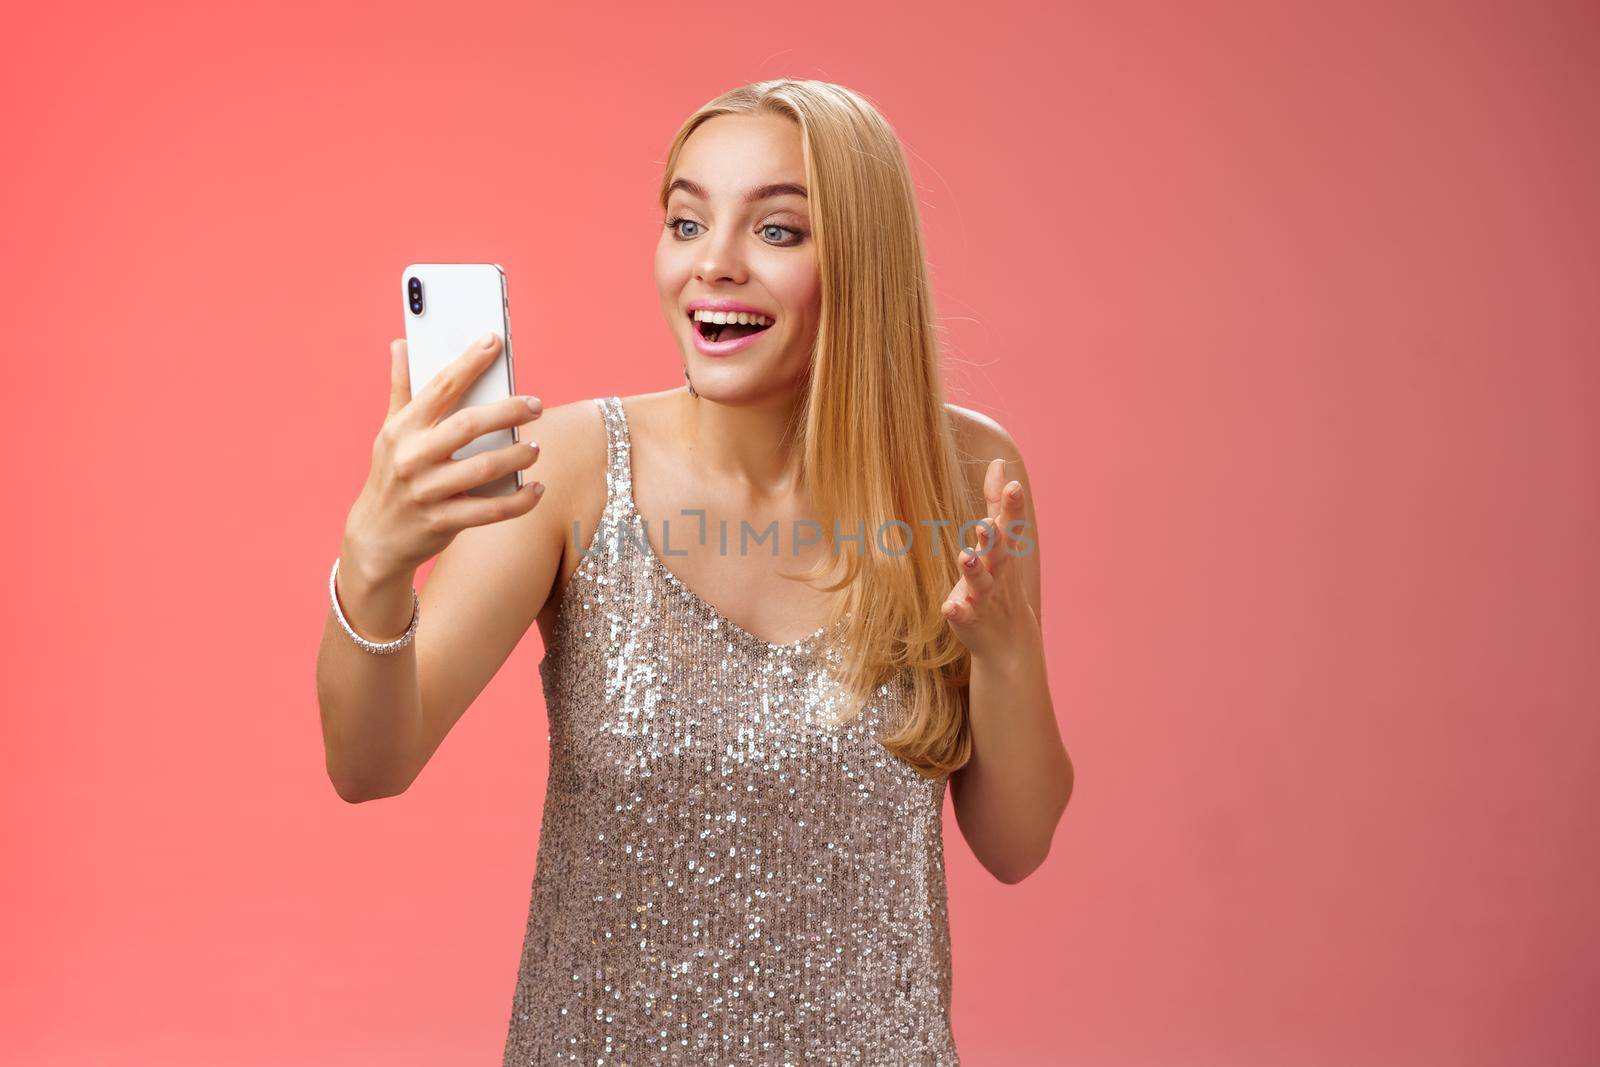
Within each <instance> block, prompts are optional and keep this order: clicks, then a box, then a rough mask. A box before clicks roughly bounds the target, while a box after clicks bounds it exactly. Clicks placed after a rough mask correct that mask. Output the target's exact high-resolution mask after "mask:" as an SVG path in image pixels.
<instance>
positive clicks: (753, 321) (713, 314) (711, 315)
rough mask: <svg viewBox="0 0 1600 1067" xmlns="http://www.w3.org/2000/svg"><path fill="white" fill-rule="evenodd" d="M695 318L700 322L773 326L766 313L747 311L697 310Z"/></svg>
mask: <svg viewBox="0 0 1600 1067" xmlns="http://www.w3.org/2000/svg"><path fill="white" fill-rule="evenodd" d="M694 318H695V319H696V320H697V321H699V322H715V323H723V324H726V323H730V322H735V323H739V324H740V325H744V326H771V325H772V322H773V320H772V319H770V318H768V317H767V316H765V315H754V314H751V313H750V312H747V311H704V310H700V311H696V312H695V313H694Z"/></svg>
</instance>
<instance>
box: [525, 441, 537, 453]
mask: <svg viewBox="0 0 1600 1067" xmlns="http://www.w3.org/2000/svg"><path fill="white" fill-rule="evenodd" d="M527 445H528V447H529V448H531V449H533V450H534V451H538V449H539V442H538V441H529V442H527Z"/></svg>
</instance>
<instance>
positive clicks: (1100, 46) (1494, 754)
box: [0, 2, 1600, 1067]
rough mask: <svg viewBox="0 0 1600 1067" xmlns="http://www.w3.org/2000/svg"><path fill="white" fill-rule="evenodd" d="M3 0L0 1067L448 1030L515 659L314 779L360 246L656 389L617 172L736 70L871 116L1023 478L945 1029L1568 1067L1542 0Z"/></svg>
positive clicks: (1573, 115) (1031, 1048)
mask: <svg viewBox="0 0 1600 1067" xmlns="http://www.w3.org/2000/svg"><path fill="white" fill-rule="evenodd" d="M6 23H7V26H6V30H5V32H4V34H3V35H0V89H3V94H4V103H3V111H0V114H3V123H4V127H3V130H0V132H3V135H4V142H3V143H4V145H5V155H6V163H5V166H4V168H3V172H0V193H3V198H0V199H3V205H4V206H3V210H4V212H5V225H4V242H5V252H6V254H5V256H4V257H3V263H0V271H3V276H0V282H3V288H0V300H3V302H4V304H3V315H4V323H5V328H4V337H5V341H6V346H7V351H6V353H5V355H6V367H7V386H8V388H7V389H6V390H5V393H6V403H7V407H8V417H7V418H6V419H5V420H4V422H5V434H6V437H7V440H6V442H5V449H6V460H7V471H8V482H9V483H10V484H11V486H12V487H13V492H15V491H16V490H18V489H20V499H18V500H14V502H13V503H12V505H11V506H9V507H8V508H7V509H6V511H7V518H6V521H5V523H4V533H3V536H4V538H5V542H4V547H5V549H6V550H7V557H8V558H10V559H11V560H12V561H13V566H12V570H11V572H10V574H9V576H8V577H9V580H10V583H11V584H10V591H11V594H12V595H11V596H10V597H9V598H7V601H6V604H5V611H4V614H5V617H6V618H7V620H8V624H7V628H8V630H9V634H8V639H7V641H6V642H5V647H6V650H7V657H8V659H10V660H11V664H10V666H9V667H8V668H7V671H6V675H5V677H6V680H7V689H8V691H9V696H8V697H7V698H6V705H7V708H8V712H9V714H7V716H6V718H5V725H6V732H5V737H4V741H3V744H0V753H3V755H0V759H3V761H4V763H3V766H0V790H3V793H0V802H3V805H4V811H5V812H6V817H5V819H4V822H3V831H0V833H3V835H4V836H3V838H0V848H3V853H0V854H3V856H4V857H5V867H6V873H5V876H4V880H3V890H0V892H3V894H4V897H5V899H4V900H3V901H0V905H3V907H0V924H3V925H0V939H3V942H4V945H5V949H4V952H3V956H4V964H3V967H4V971H3V974H4V987H3V989H0V992H3V996H0V1024H3V1031H0V1033H3V1036H0V1059H3V1060H5V1061H6V1062H8V1063H26V1064H89V1063H108V1062H114V1063H119V1064H133V1063H139V1064H145V1063H149V1064H156V1063H159V1064H167V1065H177V1064H217V1063H226V1064H281V1063H287V1062H301V1063H317V1064H323V1063H326V1064H380V1063H381V1064H384V1065H387V1067H400V1065H404V1064H441V1063H491V1062H494V1063H497V1062H498V1057H499V1052H500V1046H501V1043H502V1041H503V1039H504V1029H505V1025H506V1021H507V1019H508V1017H509V1010H510V996H511V992H512V982H513V978H514V970H515V965H516V959H517V953H518V951H519V949H520V938H521V934H522V930H523V922H524V919H525V915H526V907H527V902H528V888H529V880H530V879H531V877H532V874H533V866H534V850H535V847H536V829H537V821H538V814H539V811H540V805H541V801H542V796H543V788H544V777H545V765H546V763H545V760H546V756H545V721H544V711H543V706H542V703H541V700H540V696H539V689H538V684H537V677H536V675H535V665H536V663H537V661H538V658H539V656H540V655H541V649H540V645H539V639H538V635H537V633H536V632H534V633H530V636H529V637H528V639H527V640H526V641H524V642H523V644H522V646H521V647H520V648H519V649H518V651H517V652H516V654H515V655H514V656H513V657H512V659H511V660H510V661H509V662H508V663H507V664H506V666H505V668H504V669H503V670H502V671H501V673H500V674H499V676H498V677H497V678H496V679H495V681H494V682H493V684H492V685H491V686H490V688H489V689H488V690H487V691H486V693H485V694H484V695H483V697H482V698H481V699H480V700H479V701H478V703H477V704H476V705H475V706H474V708H473V709H472V711H471V713H470V714H469V715H467V716H466V718H464V719H463V721H462V722H461V724H460V725H459V726H458V728H457V729H456V730H455V732H454V733H453V734H452V736H451V737H450V738H449V740H448V741H447V742H446V743H445V745H444V746H443V748H442V749H441V750H440V752H439V753H438V755H437V757H436V758H435V759H434V761H433V763H432V764H431V765H430V766H429V767H428V769H427V770H426V772H425V773H424V775H423V777H422V778H421V780H420V781H419V782H418V783H417V785H416V786H415V788H413V789H412V790H411V791H410V792H409V793H408V794H407V795H405V796H403V797H401V798H398V799H394V800H389V801H383V802H379V803H374V804H370V805H361V806H355V807H350V806H346V805H345V804H343V803H342V802H341V801H340V800H339V799H338V798H337V796H336V795H335V794H334V792H333V789H332V787H331V786H330V785H329V783H328V781H327V779H326V778H325V776H324V772H323V766H322V751H321V742H320V734H319V728H318V719H317V705H316V699H315V693H314V689H313V663H314V659H315V653H316V647H317V642H318V640H319V638H320V636H321V632H322V625H323V619H324V612H325V610H326V606H327V601H326V578H327V571H328V567H329V565H330V564H331V561H332V558H333V556H334V554H335V552H336V551H337V549H338V544H339V536H340V531H341V528H342V524H343V521H344V517H345V513H346V511H347V509H348V507H349V504H350V502H351V501H352V500H353V498H354V495H355V494H356V492H357V491H358V490H359V488H360V486H361V483H362V479H363V477H364V473H365V464H366V460H367V450H368V447H369V445H370V442H371V436H372V434H373V432H374V431H375V430H376V428H377V425H378V423H379V421H380V420H381V417H382V413H383V410H384V405H385V402H386V397H387V388H388V383H387V375H388V354H387V342H388V340H389V338H390V337H391V336H394V335H395V334H396V333H398V332H399V331H400V330H401V329H402V318H401V307H400V303H399V294H398V290H397V284H398V283H397V276H398V273H399V271H400V269H401V267H402V266H404V265H405V264H406V263H407V262H409V261H413V260H430V259H432V260H451V259H457V260H494V261H498V262H500V263H502V264H504V265H505V266H506V268H507V271H508V274H509V277H510V284H511V301H512V306H513V313H514V315H516V316H517V321H518V323H519V325H520V327H521V329H520V331H519V341H520V343H519V346H518V356H519V366H518V380H519V383H525V384H526V385H527V386H528V387H529V388H530V389H531V390H532V391H534V392H536V393H537V394H539V395H540V396H542V397H543V398H544V400H545V402H546V404H547V405H553V404H556V403H563V402H567V401H570V400H573V399H578V398H583V397H590V396H596V395H609V394H613V393H616V394H623V395H628V394H632V393H638V392H645V391H651V390H655V389H661V388H667V387H671V386H674V385H676V384H678V383H680V382H681V377H680V373H679V360H678V356H677V353H676V351H675V350H674V348H673V346H672V344H671V341H670V339H669V336H668V334H667V330H666V326H665V324H664V323H662V322H661V321H660V313H659V311H658V308H657V305H656V300H655V296H654V290H653V286H652V281H651V255H652V249H653V246H654V242H655V240H656V238H657V227H658V225H659V222H660V219H659V217H658V215H657V212H656V209H655V206H654V194H655V189H656V182H657V180H658V177H659V172H660V166H661V161H662V159H663V158H664V156H665V152H666V148H667V144H668V141H669V138H670V136H671V134H672V133H673V131H674V130H675V129H676V127H677V125H678V123H679V122H680V121H681V120H682V119H683V118H684V117H685V116H686V115H687V114H688V113H689V112H690V111H691V110H692V109H693V108H694V107H696V106H697V105H699V104H700V103H702V102H703V101H705V100H707V99H709V98H710V97H712V96H714V95H715V94H716V93H718V92H720V91H721V90H723V89H725V88H728V87H731V86H733V85H736V84H739V83H742V82H746V81H750V80H753V79H756V78H762V77H770V76H776V75H781V74H791V75H798V76H804V77H818V78H824V79H828V80H834V81H839V82H842V83H844V84H847V85H850V86H852V87H854V88H856V89H858V90H860V91H862V92H864V93H866V94H867V95H868V96H869V97H870V98H871V99H873V100H874V101H875V102H877V103H878V104H879V105H880V106H881V107H882V108H883V110H884V111H885V113H886V114H887V115H888V117H889V118H890V120H891V122H893V123H894V124H895V126H896V128H897V130H898V131H899V132H900V134H901V136H902V137H903V138H904V141H905V143H906V145H907V148H908V151H909V153H910V157H911V159H912V160H913V168H914V171H915V174H916V177H917V182H918V186H919V190H920V195H921V200H922V206H923V211H924V219H925V225H926V228H927V234H928V240H929V247H930V256H931V260H932V269H933V278H934V282H935V285H936V290H937V297H938V306H939V311H940V313H941V316H942V319H941V326H942V330H943V335H944V337H945V340H946V341H947V343H948V349H949V357H950V361H951V373H950V382H951V388H952V398H953V399H955V400H956V401H957V402H959V403H963V404H967V405H969V406H973V407H977V408H980V409H982V410H984V411H987V412H989V413H990V414H992V415H993V416H995V417H996V418H998V419H999V420H1000V421H1001V422H1002V423H1003V424H1004V425H1005V426H1006V427H1008V428H1009V429H1010V430H1011V432H1012V433H1013V435H1014V436H1015V437H1016V439H1017V441H1018V442H1019V444H1020V446H1021V448H1022V450H1023V455H1024V457H1025V458H1026V459H1027V461H1028V462H1029V465H1030V470H1031V475H1032V478H1033V481H1034V485H1035V487H1036V496H1037V506H1038V509H1039V531H1040V535H1041V539H1042V548H1043V551H1044V553H1045V556H1044V567H1045V579H1046V590H1045V628H1046V637H1047V641H1048V645H1049V652H1050V656H1051V667H1052V681H1053V691H1054V696H1055V702H1056V707H1057V710H1058V713H1059V715H1060V718H1061V723H1062V727H1063V733H1064V736H1065V738H1066V740H1067V744H1068V747H1069V749H1070V750H1071V752H1072V754H1073V757H1074V760H1075V762H1076V764H1077V768H1078V774H1079V779H1078V786H1077V792H1076V795H1075V796H1074V799H1073V802H1072V806H1071V807H1070V809H1069V810H1068V813H1067V816H1066V818H1065V820H1064V822H1063V823H1062V826H1061V828H1060V829H1059V830H1058V833H1057V836H1056V839H1055V847H1054V851H1053V853H1052V854H1051V856H1050V859H1049V861H1048V863H1047V864H1046V866H1045V867H1044V868H1043V869H1042V870H1040V871H1039V872H1038V873H1037V874H1036V875H1035V876H1033V877H1032V878H1030V879H1028V880H1027V881H1025V882H1023V883H1022V884H1020V885H1018V886H1014V887H1008V886H1005V885H1002V884H1000V883H998V882H996V881H995V880H993V879H992V878H990V877H989V876H988V875H987V874H985V873H984V872H983V871H982V870H981V868H979V867H978V865H977V864H976V862H975V861H974V860H973V858H972V857H971V854H970V852H969V851H968V849H967V848H966V846H965V844H964V842H963V841H962V840H961V838H960V836H959V833H958V832H957V830H956V828H955V825H954V821H953V819H949V820H948V821H947V838H948V855H949V865H950V878H951V912H952V925H953V932H954V938H955V946H954V950H955V958H956V1006H955V1027H956V1033H957V1038H958V1041H959V1044H960V1046H961V1049H962V1052H963V1062H964V1063H966V1064H968V1065H969V1067H987V1065H1011V1064H1057V1063H1060V1064H1066V1063H1081V1064H1096V1065H1123V1064H1130V1065H1131V1064H1163V1065H1166V1064H1228V1065H1230V1067H1240V1065H1251V1064H1263V1065H1265V1064H1282V1063H1295V1064H1347V1063H1352V1062H1366V1063H1375V1062H1382V1063H1406V1064H1452V1065H1464V1064H1546V1063H1549V1064H1555V1063H1561V1064H1566V1063H1578V1062H1585V1061H1590V1062H1592V1061H1594V1060H1596V1059H1600V1030H1597V1028H1596V1025H1595V1021H1594V1016H1593V1010H1592V1009H1593V1007H1594V1004H1595V1000H1596V995H1597V978H1600V973H1597V972H1600V952H1597V951H1596V947H1597V946H1596V942H1597V937H1596V935H1597V933H1600V918H1597V911H1596V909H1595V908H1594V901H1595V900H1596V899H1600V833H1597V830H1600V826H1597V823H1596V817H1595V812H1596V807H1595V802H1594V780H1595V776H1596V772H1597V770H1600V714H1597V712H1600V670H1597V657H1596V656H1595V652H1596V645H1597V641H1596V637H1597V626H1596V623H1597V618H1596V615H1597V603H1600V565H1597V553H1596V547H1595V546H1596V545H1597V544H1600V492H1597V489H1600V463H1597V457H1600V448H1597V445H1600V440H1597V437H1600V433H1597V429H1596V425H1597V423H1596V412H1597V402H1600V370H1597V368H1600V313H1597V311H1596V294H1597V292H1600V258H1597V253H1596V247H1597V237H1600V227H1597V222H1600V217H1597V209H1596V201H1595V196H1594V190H1595V189H1596V188H1597V187H1600V174H1597V170H1600V167H1597V153H1596V136H1595V131H1596V130H1597V129H1600V113H1597V112H1600V106H1597V101H1600V93H1597V92H1596V88H1597V86H1596V80H1597V77H1596V74H1595V71H1596V69H1597V61H1600V15H1597V9H1596V8H1595V6H1594V5H1592V4H1588V3H1532V4H1521V3H1509V2H1507V3H1499V4H1482V3H1439V4H1426V5H1425V4H1417V3H1410V4H1343V3H1340V4H1334V3H1328V4H1321V5H1309V4H1286V3H1268V2H1260V3H1230V4H1206V5H1198V4H1172V5H1170V6H1156V5H1150V4H1147V3H1142V2H1141V3H1117V4H1104V5H1096V6H1089V5H1080V4H1064V5H1050V4H1020V3H986V4H981V5H971V4H954V3H951V4H919V5H916V6H914V7H913V6H911V5H903V6H901V5H897V6H895V7H890V6H888V5H880V4H861V3H851V4H837V5H835V4H831V3H821V4H818V3H811V4H805V5H801V6H793V5H791V6H787V7H784V6H770V5H732V4H722V5H709V4H693V3H686V4H675V5H633V6H621V5H606V4H588V5H575V6H574V7H572V8H571V9H570V10H569V9H557V8H554V7H544V6H537V5H527V4H515V5H513V4H505V5H481V4H458V5H416V4H407V3H400V4H382V5H379V4H373V5H354V4H348V3H346V4H272V5H259V6H242V5H235V4H216V3H209V4H194V5H189V6H185V5H176V4H167V5H145V6H141V7H132V6H122V5H117V6H94V5H89V6H85V5H73V4H64V5H46V4H30V5H27V6H25V7H17V8H14V9H11V10H9V11H8V12H7V15H6ZM535 324H537V325H535ZM535 338H541V339H540V340H538V341H536V340H535Z"/></svg>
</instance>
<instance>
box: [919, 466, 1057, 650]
mask: <svg viewBox="0 0 1600 1067" xmlns="http://www.w3.org/2000/svg"><path fill="white" fill-rule="evenodd" d="M1005 470H1006V463H1005V460H1003V459H996V460H993V461H991V462H990V464H989V469H988V471H987V472H986V473H985V476H984V480H983V495H984V498H985V499H986V500H987V501H988V504H989V514H988V515H987V516H986V517H985V518H984V520H983V525H982V526H980V527H979V528H978V547H977V548H975V549H973V548H966V549H963V550H962V551H961V555H960V558H959V564H960V566H959V570H960V571H961V577H960V578H959V579H958V580H957V581H956V584H955V588H953V589H951V590H950V595H949V596H948V597H946V598H945V602H944V604H943V605H942V606H941V608H940V610H941V612H942V614H943V615H944V617H945V619H946V620H947V621H948V622H949V623H950V626H951V628H952V629H953V630H955V632H956V636H957V637H959V638H960V639H961V642H962V643H963V644H964V645H966V646H967V650H968V651H969V652H971V653H972V654H973V656H974V657H985V658H987V657H991V656H995V655H997V654H1001V653H1003V652H1005V651H1006V650H1008V649H1011V648H1014V647H1016V646H1017V645H1018V644H1019V643H1020V642H1023V641H1026V640H1028V639H1031V638H1034V637H1036V636H1037V635H1038V633H1039V619H1038V616H1037V615H1035V614H1034V611H1033V606H1032V605H1031V604H1029V603H1028V599H1027V596H1026V595H1025V594H1024V592H1023V588H1022V581H1021V578H1020V576H1019V574H1018V573H1017V565H1016V563H1015V562H1012V561H1011V557H1013V556H1015V555H1020V554H1025V553H1026V551H1028V550H1027V549H1022V548H1019V547H1018V542H1019V540H1020V538H1021V535H1022V533H1023V532H1024V530H1025V529H1026V525H1027V520H1026V519H1025V518H1024V510H1023V506H1022V483H1021V482H1018V481H1011V482H1007V481H1006V480H1005Z"/></svg>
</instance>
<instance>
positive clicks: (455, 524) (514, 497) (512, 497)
mask: <svg viewBox="0 0 1600 1067" xmlns="http://www.w3.org/2000/svg"><path fill="white" fill-rule="evenodd" d="M518 447H526V446H522V445H519V446H518ZM543 495H544V483H542V482H529V483H528V484H527V485H525V486H523V487H522V488H521V489H518V490H517V491H516V492H515V493H511V494H509V495H507V496H483V497H478V496H458V497H454V498H452V499H450V500H446V501H443V502H441V503H438V504H435V505H433V507H434V508H437V509H438V512H437V514H438V516H439V520H440V522H441V524H443V525H446V526H448V527H449V528H450V529H452V530H464V529H466V528H467V527H469V526H488V525H489V524H490V523H495V522H504V521H505V520H506V519H514V518H516V517H517V516H518V515H525V514H527V513H528V512H530V511H532V510H533V508H534V505H535V504H537V503H539V498H540V497H542V496H543Z"/></svg>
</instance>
